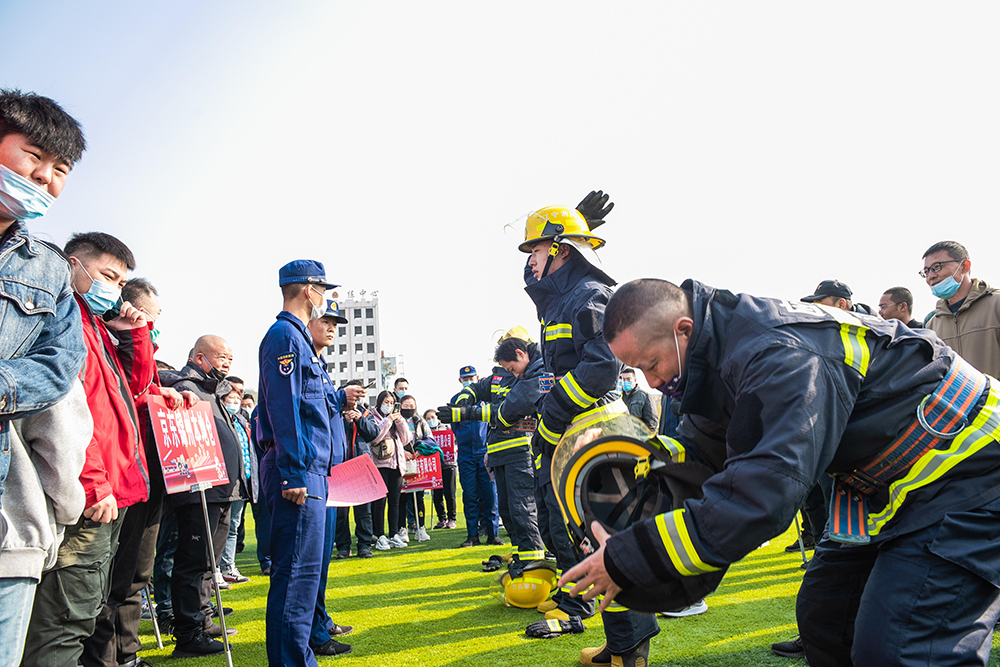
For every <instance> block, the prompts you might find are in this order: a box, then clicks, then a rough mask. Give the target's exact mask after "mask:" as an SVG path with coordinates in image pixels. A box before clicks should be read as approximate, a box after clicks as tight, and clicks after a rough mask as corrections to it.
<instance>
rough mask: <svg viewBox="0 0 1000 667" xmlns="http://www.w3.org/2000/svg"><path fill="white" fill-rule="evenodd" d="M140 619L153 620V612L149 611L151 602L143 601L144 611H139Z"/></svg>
mask: <svg viewBox="0 0 1000 667" xmlns="http://www.w3.org/2000/svg"><path fill="white" fill-rule="evenodd" d="M139 620H140V621H152V620H153V614H151V613H150V611H149V603H148V602H146V601H145V600H143V601H142V611H141V612H140V613H139Z"/></svg>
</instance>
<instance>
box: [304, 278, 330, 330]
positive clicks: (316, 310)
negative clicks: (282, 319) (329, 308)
mask: <svg viewBox="0 0 1000 667" xmlns="http://www.w3.org/2000/svg"><path fill="white" fill-rule="evenodd" d="M312 293H313V288H312V287H306V298H307V299H309V305H310V306H312V310H311V311H309V321H310V322H312V321H313V320H318V319H319V318H321V317H323V315H325V314H326V308H325V306H324V303H323V295H322V294H320V299H319V305H318V306H315V305H313V301H312Z"/></svg>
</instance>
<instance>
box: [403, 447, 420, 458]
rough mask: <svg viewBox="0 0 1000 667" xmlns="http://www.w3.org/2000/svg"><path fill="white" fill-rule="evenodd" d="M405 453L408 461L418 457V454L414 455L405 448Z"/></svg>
mask: <svg viewBox="0 0 1000 667" xmlns="http://www.w3.org/2000/svg"><path fill="white" fill-rule="evenodd" d="M403 453H404V454H406V460H407V461H412V460H413V459H415V458H417V457H416V456H414V455H413V454H411V453H410V452H408V451H406V450H405V449H404V450H403Z"/></svg>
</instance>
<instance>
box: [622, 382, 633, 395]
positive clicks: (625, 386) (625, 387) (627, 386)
mask: <svg viewBox="0 0 1000 667" xmlns="http://www.w3.org/2000/svg"><path fill="white" fill-rule="evenodd" d="M622 389H623V390H625V393H626V394H627V393H629V392H630V391H632V390H633V389H635V383H634V382H629V381H628V380H624V381H622Z"/></svg>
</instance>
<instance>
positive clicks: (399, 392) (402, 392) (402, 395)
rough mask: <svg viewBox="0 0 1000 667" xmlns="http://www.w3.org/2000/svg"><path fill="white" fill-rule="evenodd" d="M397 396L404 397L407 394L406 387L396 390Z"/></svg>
mask: <svg viewBox="0 0 1000 667" xmlns="http://www.w3.org/2000/svg"><path fill="white" fill-rule="evenodd" d="M396 396H398V397H399V398H403V397H404V396H406V390H405V389H397V390H396Z"/></svg>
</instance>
